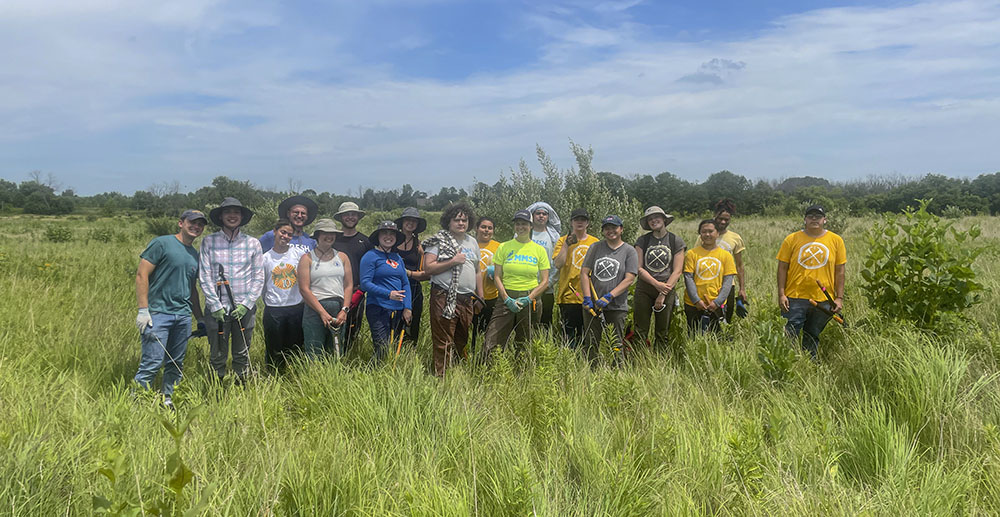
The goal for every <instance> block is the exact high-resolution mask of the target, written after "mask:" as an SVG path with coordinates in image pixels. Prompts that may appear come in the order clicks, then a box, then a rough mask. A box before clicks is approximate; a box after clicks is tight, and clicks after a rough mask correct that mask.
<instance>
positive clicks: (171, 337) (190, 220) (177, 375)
mask: <svg viewBox="0 0 1000 517" xmlns="http://www.w3.org/2000/svg"><path fill="white" fill-rule="evenodd" d="M207 222H208V219H207V218H206V217H205V214H203V213H201V212H199V211H198V210H187V211H185V212H184V213H183V214H181V219H180V222H178V223H177V226H178V227H179V231H178V232H177V234H176V235H164V236H162V237H157V238H155V239H153V240H152V241H150V242H149V245H148V246H146V250H145V251H143V252H142V254H141V255H139V256H140V257H141V259H140V260H139V269H138V271H137V272H136V275H135V297H136V300H137V301H138V303H139V314H138V316H136V318H135V325H136V327H137V328H138V329H139V334H140V337H141V338H142V358H140V359H139V371H138V372H136V374H135V382H136V383H138V384H139V385H140V386H142V387H143V388H147V389H148V388H150V387H151V384H152V382H153V379H155V378H156V373H157V372H158V371H159V370H160V368H161V367H162V368H163V404H164V405H165V406H166V407H168V408H170V409H173V402H172V401H171V398H170V397H171V395H173V392H174V385H175V384H177V382H179V381H180V379H181V366H182V365H183V364H184V354H185V353H186V352H187V342H188V336H190V335H191V311H192V310H193V311H194V313H195V316H196V317H197V318H198V319H201V316H202V312H201V306H200V305H199V303H198V290H197V288H196V287H195V286H196V285H197V280H198V251H197V250H195V249H194V246H192V243H193V242H194V240H195V239H196V238H197V237H198V236H199V235H201V232H202V231H204V230H205V224H206V223H207Z"/></svg>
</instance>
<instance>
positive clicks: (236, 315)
mask: <svg viewBox="0 0 1000 517" xmlns="http://www.w3.org/2000/svg"><path fill="white" fill-rule="evenodd" d="M249 310H250V309H247V308H246V306H245V305H243V304H242V303H241V304H239V305H237V306H236V308H235V309H233V312H231V313H230V316H232V317H233V319H237V320H241V319H243V316H246V314H247V311H249Z"/></svg>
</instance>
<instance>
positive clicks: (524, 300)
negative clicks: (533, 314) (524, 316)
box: [517, 296, 533, 311]
mask: <svg viewBox="0 0 1000 517" xmlns="http://www.w3.org/2000/svg"><path fill="white" fill-rule="evenodd" d="M517 303H518V305H520V306H521V308H522V309H525V308H526V309H528V310H529V311H530V310H532V309H533V307H532V306H531V298H528V297H527V296H522V297H520V298H518V299H517Z"/></svg>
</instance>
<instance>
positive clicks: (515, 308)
mask: <svg viewBox="0 0 1000 517" xmlns="http://www.w3.org/2000/svg"><path fill="white" fill-rule="evenodd" d="M503 304H504V305H506V306H507V310H509V311H510V312H514V313H517V312H521V305H520V304H519V303H517V300H515V299H513V298H511V297H510V296H508V297H507V299H506V300H504V301H503Z"/></svg>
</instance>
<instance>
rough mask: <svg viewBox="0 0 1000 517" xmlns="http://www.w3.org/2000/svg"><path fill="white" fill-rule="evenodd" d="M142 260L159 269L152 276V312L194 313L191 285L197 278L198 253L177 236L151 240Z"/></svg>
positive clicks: (150, 281)
mask: <svg viewBox="0 0 1000 517" xmlns="http://www.w3.org/2000/svg"><path fill="white" fill-rule="evenodd" d="M139 256H140V257H142V258H144V259H146V260H147V261H149V262H150V263H151V264H153V265H154V266H156V267H155V268H154V269H153V273H152V274H150V275H149V312H160V313H165V314H190V313H191V286H192V285H193V284H194V282H195V281H196V280H197V279H198V251H197V250H195V249H194V246H186V245H184V244H183V243H182V242H181V241H180V240H178V239H177V237H176V236H174V235H164V236H162V237H157V238H155V239H153V240H151V241H149V246H146V250H145V251H143V252H142V254H141V255H139Z"/></svg>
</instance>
